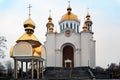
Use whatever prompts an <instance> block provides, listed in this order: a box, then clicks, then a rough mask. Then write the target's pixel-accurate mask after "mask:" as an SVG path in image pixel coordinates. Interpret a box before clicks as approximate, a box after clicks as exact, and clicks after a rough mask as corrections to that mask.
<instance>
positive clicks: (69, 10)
mask: <svg viewBox="0 0 120 80" xmlns="http://www.w3.org/2000/svg"><path fill="white" fill-rule="evenodd" d="M68 3H69V4H68V8H67V11H68V14H70V13H71V11H72V8H71V7H70V1H68Z"/></svg>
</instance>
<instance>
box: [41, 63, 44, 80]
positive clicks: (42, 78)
mask: <svg viewBox="0 0 120 80" xmlns="http://www.w3.org/2000/svg"><path fill="white" fill-rule="evenodd" d="M41 63H42V79H43V78H44V75H43V61H42V62H41Z"/></svg>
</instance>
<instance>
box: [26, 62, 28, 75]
mask: <svg viewBox="0 0 120 80" xmlns="http://www.w3.org/2000/svg"><path fill="white" fill-rule="evenodd" d="M26 75H27V77H28V62H26Z"/></svg>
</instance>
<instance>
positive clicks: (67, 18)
mask: <svg viewBox="0 0 120 80" xmlns="http://www.w3.org/2000/svg"><path fill="white" fill-rule="evenodd" d="M66 20H75V21H79V20H78V17H77V16H76V15H75V14H73V13H70V14H68V13H66V14H65V15H64V16H62V18H61V20H60V22H63V21H66Z"/></svg>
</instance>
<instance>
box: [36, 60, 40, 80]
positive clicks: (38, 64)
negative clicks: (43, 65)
mask: <svg viewBox="0 0 120 80" xmlns="http://www.w3.org/2000/svg"><path fill="white" fill-rule="evenodd" d="M36 67H37V79H39V73H40V72H39V68H40V67H39V61H37V66H36Z"/></svg>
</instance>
